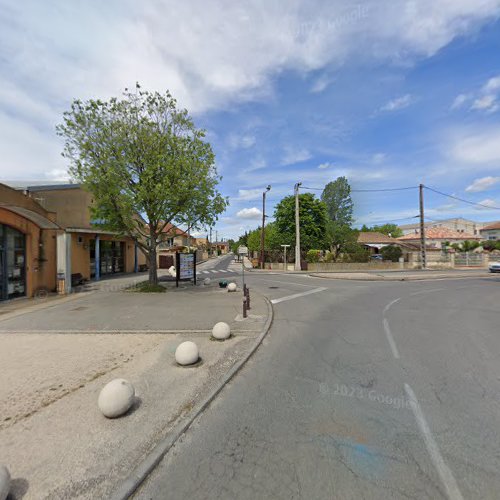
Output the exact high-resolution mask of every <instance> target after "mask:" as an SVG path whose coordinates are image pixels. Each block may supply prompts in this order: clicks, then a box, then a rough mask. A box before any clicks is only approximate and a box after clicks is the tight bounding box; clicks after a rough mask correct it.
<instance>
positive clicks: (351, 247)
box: [340, 243, 370, 262]
mask: <svg viewBox="0 0 500 500" xmlns="http://www.w3.org/2000/svg"><path fill="white" fill-rule="evenodd" d="M340 260H341V262H368V261H369V260H370V251H369V250H367V249H366V248H365V247H364V246H363V245H360V244H359V243H348V244H347V245H346V246H345V252H344V253H342V258H341V259H340Z"/></svg>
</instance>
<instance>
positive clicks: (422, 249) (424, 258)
mask: <svg viewBox="0 0 500 500" xmlns="http://www.w3.org/2000/svg"><path fill="white" fill-rule="evenodd" d="M418 188H419V194H420V263H421V267H422V269H425V268H426V267H427V253H426V250H425V222H424V185H423V184H420V185H419V187H418Z"/></svg>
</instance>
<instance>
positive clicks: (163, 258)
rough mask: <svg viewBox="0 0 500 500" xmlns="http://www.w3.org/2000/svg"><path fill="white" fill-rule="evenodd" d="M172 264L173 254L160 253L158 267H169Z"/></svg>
mask: <svg viewBox="0 0 500 500" xmlns="http://www.w3.org/2000/svg"><path fill="white" fill-rule="evenodd" d="M173 265H174V256H173V255H160V258H159V266H158V267H159V268H160V269H169V268H170V267H172V266H173Z"/></svg>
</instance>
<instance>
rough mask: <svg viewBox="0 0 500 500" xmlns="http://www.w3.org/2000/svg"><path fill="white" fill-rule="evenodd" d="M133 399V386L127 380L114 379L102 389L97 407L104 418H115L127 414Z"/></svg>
mask: <svg viewBox="0 0 500 500" xmlns="http://www.w3.org/2000/svg"><path fill="white" fill-rule="evenodd" d="M134 398H135V389H134V386H133V385H132V384H131V383H130V382H129V381H128V380H125V379H123V378H115V379H114V380H112V381H111V382H108V383H107V384H106V385H105V386H104V387H103V388H102V390H101V392H100V394H99V399H98V401H97V405H98V406H99V410H101V412H102V413H103V415H104V416H105V417H108V418H116V417H119V416H120V415H123V414H124V413H127V411H128V410H129V409H130V407H131V406H132V404H133V403H134Z"/></svg>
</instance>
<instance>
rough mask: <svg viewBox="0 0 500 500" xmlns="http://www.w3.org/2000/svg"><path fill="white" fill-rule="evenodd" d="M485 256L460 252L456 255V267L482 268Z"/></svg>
mask: <svg viewBox="0 0 500 500" xmlns="http://www.w3.org/2000/svg"><path fill="white" fill-rule="evenodd" d="M483 265H484V255H483V254H481V253H473V252H460V253H456V254H455V266H466V267H482V266H483Z"/></svg>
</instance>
